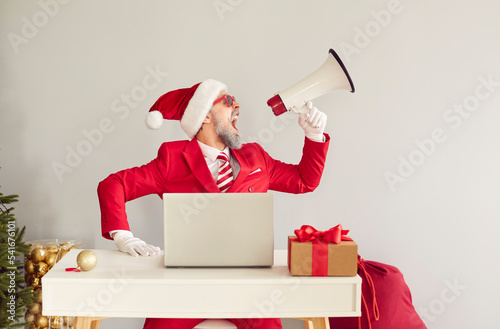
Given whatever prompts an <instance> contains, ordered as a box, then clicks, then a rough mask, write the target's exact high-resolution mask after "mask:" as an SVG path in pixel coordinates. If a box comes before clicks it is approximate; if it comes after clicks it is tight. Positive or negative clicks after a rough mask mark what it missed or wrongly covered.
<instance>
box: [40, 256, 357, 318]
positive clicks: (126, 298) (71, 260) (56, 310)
mask: <svg viewBox="0 0 500 329" xmlns="http://www.w3.org/2000/svg"><path fill="white" fill-rule="evenodd" d="M80 251H81V250H78V249H75V250H71V251H70V252H69V253H68V254H67V255H66V256H65V257H64V258H62V259H61V260H60V261H59V262H58V263H57V264H56V265H55V266H54V267H53V268H52V269H51V270H50V271H49V272H48V273H47V274H46V275H45V276H44V277H43V278H42V287H43V289H42V291H43V306H44V307H43V312H44V314H46V315H77V316H117V317H204V318H219V317H221V318H230V317H249V315H252V314H253V316H250V317H308V316H317V315H318V314H319V315H321V316H323V314H328V315H331V316H356V315H359V312H360V298H361V297H360V295H361V293H360V291H361V279H360V277H359V276H355V277H292V276H291V275H290V272H289V271H288V267H287V266H286V265H284V264H285V263H286V251H284V252H282V251H278V252H276V253H275V264H280V265H276V266H272V267H268V268H165V266H164V265H163V255H159V256H154V257H132V256H130V255H128V254H125V253H122V252H119V251H117V250H93V251H94V252H95V253H96V255H97V258H98V263H97V266H96V267H95V268H94V269H93V270H91V271H87V272H66V271H65V268H68V267H76V266H77V265H76V257H77V255H78V253H79V252H80ZM269 300H273V301H272V303H271V304H272V306H273V307H272V312H255V311H256V310H258V309H259V307H258V306H259V305H261V304H259V303H263V302H264V301H265V302H268V301H269ZM264 304H265V305H268V304H266V303H264ZM268 306H269V305H268ZM263 313H266V314H263ZM267 313H269V314H267Z"/></svg>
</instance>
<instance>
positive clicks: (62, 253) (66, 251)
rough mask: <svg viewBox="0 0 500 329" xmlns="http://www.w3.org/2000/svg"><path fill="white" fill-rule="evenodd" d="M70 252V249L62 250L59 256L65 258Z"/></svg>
mask: <svg viewBox="0 0 500 329" xmlns="http://www.w3.org/2000/svg"><path fill="white" fill-rule="evenodd" d="M67 253H68V249H63V250H61V256H60V257H59V259H61V258H63V257H64V256H66V254H67Z"/></svg>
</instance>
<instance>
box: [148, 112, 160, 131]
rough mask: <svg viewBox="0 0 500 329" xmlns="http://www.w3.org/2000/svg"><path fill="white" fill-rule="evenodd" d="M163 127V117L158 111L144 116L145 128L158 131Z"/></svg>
mask: <svg viewBox="0 0 500 329" xmlns="http://www.w3.org/2000/svg"><path fill="white" fill-rule="evenodd" d="M162 125H163V115H162V114H161V113H160V111H151V112H148V114H147V115H146V126H147V127H148V128H149V129H160V128H161V126H162Z"/></svg>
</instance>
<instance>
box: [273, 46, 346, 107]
mask: <svg viewBox="0 0 500 329" xmlns="http://www.w3.org/2000/svg"><path fill="white" fill-rule="evenodd" d="M337 89H344V90H349V91H350V92H351V93H353V92H354V84H353V83H352V80H351V77H350V76H349V73H348V72H347V69H346V68H345V66H344V64H343V63H342V61H341V60H340V57H339V56H338V55H337V53H336V52H335V51H334V50H333V49H330V51H329V54H328V58H327V59H326V61H325V63H323V65H321V67H320V68H318V69H317V70H316V71H314V72H313V73H311V74H310V75H308V76H307V77H305V78H304V79H302V80H301V81H299V82H297V83H296V84H294V85H293V86H291V87H289V88H287V89H285V90H284V91H281V92H278V93H277V94H276V95H274V96H273V97H271V98H270V99H269V100H268V101H267V105H269V106H270V107H271V108H272V110H273V112H274V114H275V115H281V114H283V113H285V112H287V111H293V112H295V113H297V114H300V113H309V109H308V108H307V107H306V106H305V103H306V102H307V101H309V100H312V99H314V98H317V97H319V96H321V95H324V94H326V93H329V92H331V91H333V90H337Z"/></svg>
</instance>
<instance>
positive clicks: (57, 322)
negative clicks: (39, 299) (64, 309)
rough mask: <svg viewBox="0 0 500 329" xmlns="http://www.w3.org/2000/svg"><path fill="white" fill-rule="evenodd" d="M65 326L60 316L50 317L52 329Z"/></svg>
mask: <svg viewBox="0 0 500 329" xmlns="http://www.w3.org/2000/svg"><path fill="white" fill-rule="evenodd" d="M62 325H63V320H62V317H60V316H51V317H50V329H59V328H61V327H62Z"/></svg>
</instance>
